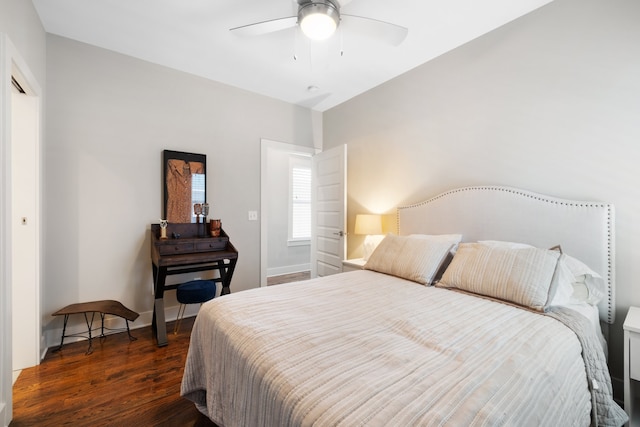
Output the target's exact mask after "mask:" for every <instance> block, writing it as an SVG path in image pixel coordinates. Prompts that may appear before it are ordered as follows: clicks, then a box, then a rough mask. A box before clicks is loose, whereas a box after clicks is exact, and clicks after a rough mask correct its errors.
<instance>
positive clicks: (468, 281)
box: [437, 243, 560, 311]
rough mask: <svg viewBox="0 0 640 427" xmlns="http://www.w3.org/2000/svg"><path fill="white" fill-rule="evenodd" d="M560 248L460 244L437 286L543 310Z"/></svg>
mask: <svg viewBox="0 0 640 427" xmlns="http://www.w3.org/2000/svg"><path fill="white" fill-rule="evenodd" d="M559 257H560V252H559V251H552V250H548V249H539V248H534V247H518V248H512V247H505V246H502V245H486V244H482V243H461V244H460V245H459V247H458V251H457V252H456V255H455V256H454V257H453V260H452V261H451V264H450V265H449V267H448V268H447V270H446V271H445V272H444V275H443V276H442V280H440V282H439V283H438V284H437V286H440V287H445V288H456V289H461V290H465V291H468V292H473V293H476V294H479V295H485V296H488V297H492V298H498V299H501V300H504V301H509V302H512V303H514V304H518V305H521V306H524V307H529V308H532V309H534V310H538V311H544V310H545V309H546V307H547V302H548V299H549V290H550V287H551V282H552V279H553V275H554V273H555V270H556V265H557V263H558V258H559Z"/></svg>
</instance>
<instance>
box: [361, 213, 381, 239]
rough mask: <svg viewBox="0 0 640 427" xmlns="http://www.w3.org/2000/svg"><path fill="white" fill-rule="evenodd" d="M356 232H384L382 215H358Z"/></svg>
mask: <svg viewBox="0 0 640 427" xmlns="http://www.w3.org/2000/svg"><path fill="white" fill-rule="evenodd" d="M355 233H356V234H382V216H380V215H374V214H358V215H356V229H355Z"/></svg>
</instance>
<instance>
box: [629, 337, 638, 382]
mask: <svg viewBox="0 0 640 427" xmlns="http://www.w3.org/2000/svg"><path fill="white" fill-rule="evenodd" d="M629 377H630V378H631V379H632V380H636V381H640V334H636V333H631V334H629Z"/></svg>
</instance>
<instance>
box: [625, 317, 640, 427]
mask: <svg viewBox="0 0 640 427" xmlns="http://www.w3.org/2000/svg"><path fill="white" fill-rule="evenodd" d="M622 328H623V329H624V410H625V411H627V414H628V415H629V425H630V426H637V425H640V414H639V413H638V411H637V410H635V411H634V406H637V403H638V402H636V396H635V393H634V389H635V387H636V386H637V384H636V382H637V381H640V308H638V307H630V308H629V312H628V313H627V317H626V318H625V319H624V325H623V326H622ZM634 412H635V413H634ZM634 415H635V416H634Z"/></svg>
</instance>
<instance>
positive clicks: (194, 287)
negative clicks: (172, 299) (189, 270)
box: [176, 280, 216, 304]
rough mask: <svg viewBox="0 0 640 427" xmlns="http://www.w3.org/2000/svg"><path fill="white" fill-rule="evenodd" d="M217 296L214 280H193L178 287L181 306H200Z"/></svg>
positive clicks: (177, 295) (177, 293) (177, 294)
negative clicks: (199, 304)
mask: <svg viewBox="0 0 640 427" xmlns="http://www.w3.org/2000/svg"><path fill="white" fill-rule="evenodd" d="M215 296H216V282H214V281H212V280H192V281H190V282H186V283H183V284H181V285H178V288H177V290H176V297H177V298H178V302H179V303H180V304H198V303H203V302H205V301H209V300H210V299H213V297H215Z"/></svg>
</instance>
